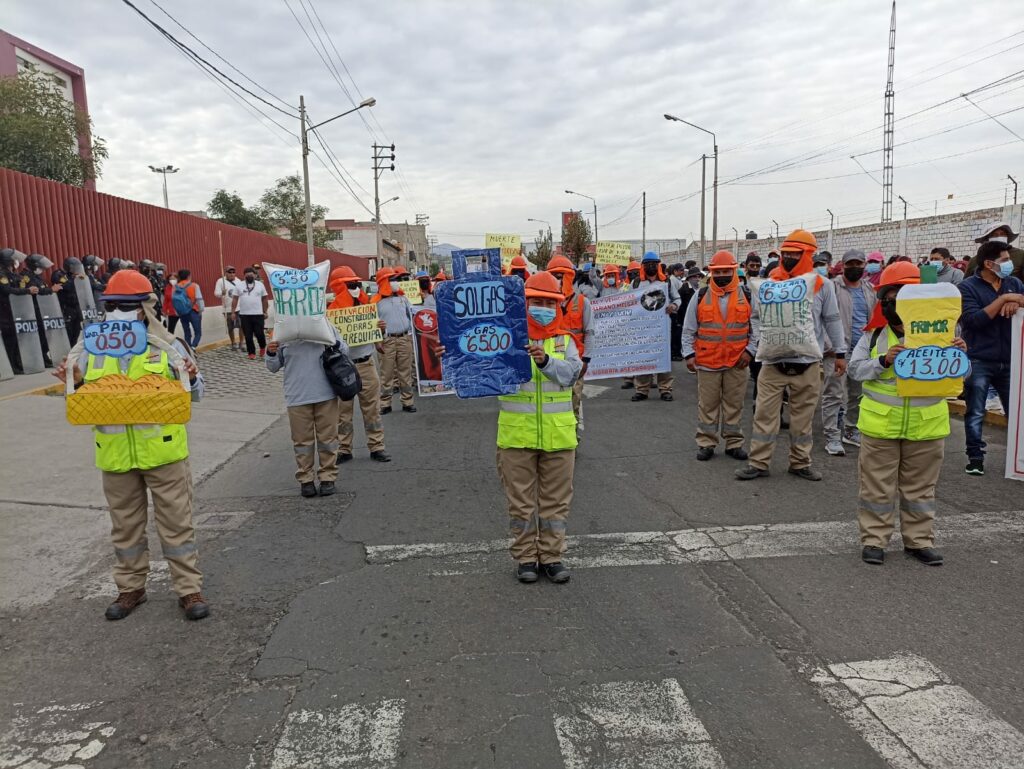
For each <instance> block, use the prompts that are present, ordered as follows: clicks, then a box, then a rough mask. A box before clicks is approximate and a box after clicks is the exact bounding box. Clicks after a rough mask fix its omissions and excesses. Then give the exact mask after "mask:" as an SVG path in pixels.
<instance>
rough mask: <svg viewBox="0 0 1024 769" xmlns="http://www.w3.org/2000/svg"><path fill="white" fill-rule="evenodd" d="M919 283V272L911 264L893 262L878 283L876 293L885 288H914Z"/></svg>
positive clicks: (914, 265)
mask: <svg viewBox="0 0 1024 769" xmlns="http://www.w3.org/2000/svg"><path fill="white" fill-rule="evenodd" d="M920 282H921V270H920V269H919V268H918V266H917V265H916V264H914V263H913V262H893V263H892V264H890V265H889V266H888V267H886V268H885V269H884V270H882V277H881V279H880V280H879V281H878V293H881V292H882V289H883V288H885V287H886V286H914V285H917V284H918V283H920Z"/></svg>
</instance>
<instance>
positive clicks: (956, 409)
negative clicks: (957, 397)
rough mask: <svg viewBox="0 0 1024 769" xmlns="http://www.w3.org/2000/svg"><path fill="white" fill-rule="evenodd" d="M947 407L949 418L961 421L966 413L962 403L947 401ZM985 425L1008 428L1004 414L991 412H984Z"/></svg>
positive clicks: (965, 405)
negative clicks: (954, 417)
mask: <svg viewBox="0 0 1024 769" xmlns="http://www.w3.org/2000/svg"><path fill="white" fill-rule="evenodd" d="M947 405H948V406H949V413H950V415H951V416H958V417H960V418H961V419H963V417H964V414H965V413H966V411H967V404H966V403H964V402H963V401H947ZM985 424H987V425H994V426H995V427H1008V426H1009V424H1008V421H1007V419H1006V415H1005V414H996V413H995V412H992V411H986V412H985Z"/></svg>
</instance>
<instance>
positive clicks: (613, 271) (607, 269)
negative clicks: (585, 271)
mask: <svg viewBox="0 0 1024 769" xmlns="http://www.w3.org/2000/svg"><path fill="white" fill-rule="evenodd" d="M601 274H602V275H618V274H619V268H618V267H616V266H615V265H614V264H606V265H605V266H604V269H603V270H601Z"/></svg>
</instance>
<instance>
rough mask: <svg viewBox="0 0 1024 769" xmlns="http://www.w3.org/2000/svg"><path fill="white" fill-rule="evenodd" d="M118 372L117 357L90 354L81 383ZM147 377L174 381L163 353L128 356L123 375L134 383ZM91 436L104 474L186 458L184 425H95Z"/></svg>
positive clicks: (97, 461) (118, 361) (150, 466)
mask: <svg viewBox="0 0 1024 769" xmlns="http://www.w3.org/2000/svg"><path fill="white" fill-rule="evenodd" d="M121 373H122V372H121V365H120V360H119V359H118V358H112V357H110V356H109V355H90V356H89V363H88V365H87V366H86V369H85V381H86V382H95V381H96V380H98V379H102V378H103V377H105V376H111V375H112V374H121ZM147 374H159V375H160V376H162V377H166V378H167V379H173V378H174V377H173V376H172V374H171V367H170V364H169V363H168V360H167V353H166V352H163V351H160V350H155V349H154V348H152V347H149V348H147V350H146V352H145V353H143V354H142V355H134V356H132V358H131V360H130V362H129V363H128V371H127V372H125V375H126V376H127V377H128V378H129V379H132V380H135V379H141V378H142V377H144V376H146V375H147ZM93 437H94V439H95V441H96V467H98V468H99V469H100V470H105V471H106V472H108V473H126V472H128V471H129V470H150V469H152V468H154V467H160V466H161V465H169V464H170V463H171V462H178V461H180V460H182V459H186V458H187V457H188V436H187V435H186V433H185V425H96V426H95V427H93Z"/></svg>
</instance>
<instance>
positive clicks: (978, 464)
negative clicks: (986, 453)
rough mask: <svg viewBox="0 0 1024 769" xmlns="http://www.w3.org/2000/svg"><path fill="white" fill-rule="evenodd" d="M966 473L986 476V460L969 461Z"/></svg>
mask: <svg viewBox="0 0 1024 769" xmlns="http://www.w3.org/2000/svg"><path fill="white" fill-rule="evenodd" d="M964 472H966V473H967V474H968V475H984V474H985V460H984V459H969V460H967V467H966V468H965V470H964Z"/></svg>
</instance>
